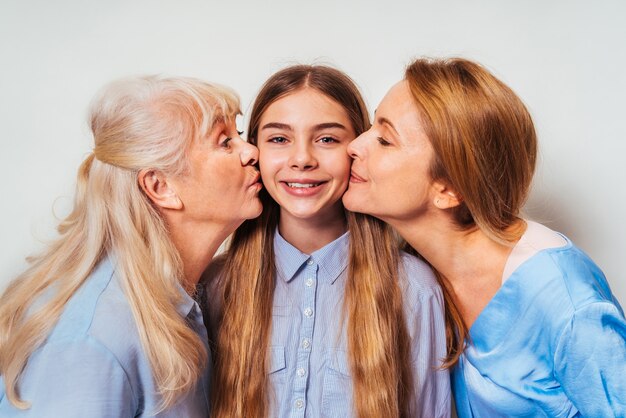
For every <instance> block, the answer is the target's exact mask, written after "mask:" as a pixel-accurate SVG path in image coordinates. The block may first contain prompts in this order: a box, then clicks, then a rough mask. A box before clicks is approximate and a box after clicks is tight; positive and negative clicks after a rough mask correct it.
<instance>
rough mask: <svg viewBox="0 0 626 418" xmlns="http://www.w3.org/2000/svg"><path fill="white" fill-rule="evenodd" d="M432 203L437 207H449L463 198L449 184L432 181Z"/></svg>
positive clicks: (457, 203)
mask: <svg viewBox="0 0 626 418" xmlns="http://www.w3.org/2000/svg"><path fill="white" fill-rule="evenodd" d="M433 188H434V191H435V193H434V197H433V204H434V205H435V207H436V208H438V209H451V208H455V207H457V206H459V205H460V204H461V202H462V201H463V198H462V197H461V196H460V195H459V194H458V193H457V192H456V191H454V190H453V189H452V188H451V187H450V186H449V185H447V184H446V183H442V182H438V181H436V182H434V183H433Z"/></svg>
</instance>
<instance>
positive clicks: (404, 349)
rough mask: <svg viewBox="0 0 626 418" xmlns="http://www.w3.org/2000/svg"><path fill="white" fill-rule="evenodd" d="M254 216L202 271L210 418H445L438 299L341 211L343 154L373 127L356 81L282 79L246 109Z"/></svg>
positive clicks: (415, 268)
mask: <svg viewBox="0 0 626 418" xmlns="http://www.w3.org/2000/svg"><path fill="white" fill-rule="evenodd" d="M250 117H251V120H250V125H249V140H250V142H252V143H254V144H256V145H257V146H258V147H259V152H260V164H259V166H260V171H261V176H262V179H263V184H264V186H265V189H264V191H262V195H261V198H262V200H263V201H264V211H263V213H262V215H261V217H260V218H258V219H256V220H254V221H248V222H245V223H244V225H242V226H241V227H240V228H239V229H238V230H237V232H236V233H235V235H234V237H233V240H232V243H231V246H230V249H229V250H228V253H227V255H226V257H225V258H223V259H221V260H220V262H219V263H216V264H215V265H214V266H213V267H212V269H210V271H209V272H208V276H209V282H208V288H207V290H208V296H209V298H208V300H209V301H210V303H209V306H208V310H209V317H210V318H209V321H210V327H209V328H210V329H211V333H212V334H213V339H214V341H215V342H216V347H215V348H216V370H215V373H216V374H215V379H214V385H213V388H214V392H213V399H214V406H213V416H214V417H229V418H231V417H246V418H255V417H259V418H261V417H262V418H265V417H294V416H301V417H321V416H323V417H347V416H356V417H400V416H402V417H409V416H410V417H416V416H428V417H447V416H449V414H450V389H449V380H448V379H449V377H448V372H447V370H445V369H443V368H441V366H442V362H441V360H442V359H443V358H444V357H445V353H446V349H445V339H446V335H445V329H444V307H443V297H442V293H441V289H440V288H439V286H438V285H437V282H436V280H435V277H434V276H433V273H432V272H431V270H430V269H429V268H428V266H427V265H426V264H424V263H423V262H421V261H420V260H418V259H417V258H414V257H412V256H409V255H407V254H401V253H399V251H398V250H397V247H398V244H397V241H396V239H395V237H394V235H393V234H392V232H391V231H390V230H389V228H387V227H386V226H384V224H383V223H381V222H380V221H378V220H376V219H374V218H370V217H367V216H363V215H356V214H353V213H350V212H346V211H345V210H344V207H343V205H342V202H341V197H342V195H343V193H344V192H345V190H346V188H347V186H348V182H349V178H350V159H349V157H348V156H347V153H346V148H347V146H348V144H349V143H350V141H352V140H353V139H354V138H355V137H356V136H357V135H358V134H360V133H362V132H363V131H364V130H365V129H367V128H368V127H369V119H368V116H367V110H366V108H365V105H364V103H363V100H362V98H361V96H360V94H359V92H358V90H357V88H356V86H355V85H354V83H353V82H352V80H350V78H348V77H347V76H346V75H345V74H343V73H342V72H340V71H338V70H335V69H332V68H328V67H324V66H304V65H302V66H293V67H289V68H286V69H284V70H282V71H279V72H278V73H276V74H274V75H273V76H272V77H271V78H270V79H269V80H268V81H267V82H266V83H265V85H264V86H263V88H262V89H261V91H260V93H259V95H258V97H257V99H256V101H255V103H254V106H253V109H252V113H251V116H250Z"/></svg>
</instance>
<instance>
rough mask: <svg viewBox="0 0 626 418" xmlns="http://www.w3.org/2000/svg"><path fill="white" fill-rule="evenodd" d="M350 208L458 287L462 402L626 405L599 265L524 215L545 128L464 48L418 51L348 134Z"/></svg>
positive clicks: (484, 411) (498, 409)
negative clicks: (372, 114)
mask: <svg viewBox="0 0 626 418" xmlns="http://www.w3.org/2000/svg"><path fill="white" fill-rule="evenodd" d="M348 150H349V152H350V155H351V156H352V158H353V159H354V162H353V165H352V177H351V179H350V187H349V189H348V191H347V192H346V194H345V195H344V197H343V201H344V204H345V205H346V207H347V208H348V209H350V210H354V211H358V212H363V213H368V214H371V215H373V216H376V217H378V218H380V219H382V220H384V221H386V222H388V223H389V224H391V225H392V226H394V227H395V228H396V229H397V230H398V232H399V233H400V234H401V235H402V236H403V237H404V238H405V239H406V240H407V241H408V243H409V244H410V245H411V246H412V247H413V248H414V249H415V250H417V251H418V252H419V253H420V254H421V255H422V256H423V257H424V258H425V259H426V260H428V262H429V263H430V264H431V265H432V266H433V267H434V268H435V269H436V270H437V272H438V276H439V278H440V279H441V283H442V284H443V285H444V287H446V288H448V289H449V292H448V293H447V294H448V296H449V300H448V307H449V312H450V315H449V317H448V324H447V325H448V328H449V330H450V332H449V334H448V335H449V337H450V341H449V345H448V347H449V353H448V354H449V357H448V358H449V361H450V363H453V364H454V367H453V369H452V384H453V391H454V396H455V400H456V407H457V412H458V415H459V416H460V417H462V418H465V417H613V416H619V417H623V416H626V378H625V377H626V319H625V318H624V313H623V311H622V308H621V307H620V305H619V303H618V302H617V299H616V298H615V296H614V295H613V294H612V293H611V289H610V288H609V285H608V283H607V280H606V278H605V277H604V274H603V273H602V271H601V270H600V268H599V267H598V266H597V265H596V264H595V263H594V262H593V261H592V260H591V259H590V258H589V257H588V256H587V255H586V254H585V253H584V252H583V251H582V250H580V249H579V248H577V247H576V246H575V245H574V244H573V243H572V242H571V241H570V240H569V239H568V238H566V237H565V236H564V235H562V234H560V233H558V232H555V231H552V230H551V229H549V228H547V227H545V226H543V225H541V224H539V223H536V222H533V221H530V220H527V219H523V218H521V217H520V211H521V208H522V205H523V203H524V201H525V199H526V196H527V194H528V191H529V189H530V185H531V180H532V177H533V172H534V169H535V160H536V156H537V138H536V134H535V128H534V125H533V122H532V119H531V117H530V114H529V113H528V110H527V109H526V107H525V106H524V104H523V103H522V101H521V100H520V99H519V97H517V95H516V94H515V93H514V92H513V91H512V90H511V89H510V88H509V87H508V86H506V85H505V84H504V83H502V82H501V81H500V80H498V79H497V78H496V77H494V76H493V75H492V74H491V73H490V72H489V71H487V70H486V69H485V68H483V67H482V66H480V65H478V64H477V63H474V62H472V61H468V60H465V59H450V60H429V59H418V60H416V61H415V62H413V63H412V64H411V65H410V66H409V67H408V68H407V70H406V73H405V78H404V80H402V81H400V82H399V83H397V84H396V85H395V86H393V87H392V88H391V90H389V92H388V93H387V95H386V96H385V98H384V99H383V100H382V102H381V103H380V105H379V106H378V109H377V112H376V120H375V121H374V124H373V126H372V127H371V128H370V129H369V130H368V131H367V132H365V133H364V134H362V135H361V136H360V137H359V138H357V139H355V140H354V141H353V142H352V143H351V144H350V146H349V147H348Z"/></svg>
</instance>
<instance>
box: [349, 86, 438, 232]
mask: <svg viewBox="0 0 626 418" xmlns="http://www.w3.org/2000/svg"><path fill="white" fill-rule="evenodd" d="M348 152H349V153H350V156H351V157H352V158H353V159H354V162H353V164H352V177H351V178H350V188H349V189H348V191H347V192H346V194H345V196H344V197H343V202H344V204H345V206H346V208H347V209H348V210H351V211H354V212H362V213H367V214H370V215H373V216H376V217H377V218H380V219H382V220H384V221H386V222H388V223H390V224H391V225H395V226H398V225H399V223H401V222H403V221H407V220H415V219H417V218H418V217H420V218H421V217H422V216H423V215H424V214H425V213H427V211H428V210H429V209H431V208H432V207H433V206H432V204H431V203H432V201H433V200H435V183H434V182H433V181H432V180H431V176H430V172H429V169H430V165H431V161H432V160H433V156H434V152H433V148H432V145H431V144H430V141H429V140H428V137H427V136H426V134H425V133H424V129H423V127H422V122H421V120H420V117H419V111H418V108H417V106H416V105H415V103H414V102H413V97H412V96H411V92H410V90H409V86H408V84H407V82H406V81H401V82H400V83H398V84H396V85H395V86H393V87H392V88H391V90H389V92H388V93H387V95H386V96H385V97H384V98H383V100H382V102H381V103H380V105H379V106H378V109H377V110H376V118H375V120H374V124H373V125H372V127H371V128H370V129H369V130H368V131H367V132H364V133H363V134H361V135H360V136H359V137H358V138H357V139H355V140H354V141H352V143H351V144H350V146H349V147H348Z"/></svg>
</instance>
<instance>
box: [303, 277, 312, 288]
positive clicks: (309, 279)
mask: <svg viewBox="0 0 626 418" xmlns="http://www.w3.org/2000/svg"><path fill="white" fill-rule="evenodd" d="M304 284H306V287H311V286H313V279H312V278H310V277H309V278H308V279H306V282H304Z"/></svg>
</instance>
